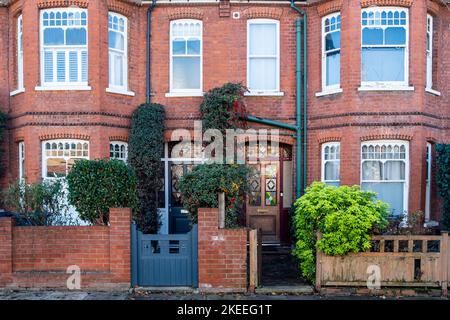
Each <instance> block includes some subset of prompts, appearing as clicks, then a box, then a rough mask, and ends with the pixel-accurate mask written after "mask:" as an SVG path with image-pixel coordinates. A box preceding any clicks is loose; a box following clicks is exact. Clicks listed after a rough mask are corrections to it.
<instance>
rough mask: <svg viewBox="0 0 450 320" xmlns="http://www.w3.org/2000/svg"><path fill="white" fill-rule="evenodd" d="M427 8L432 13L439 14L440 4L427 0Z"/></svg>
mask: <svg viewBox="0 0 450 320" xmlns="http://www.w3.org/2000/svg"><path fill="white" fill-rule="evenodd" d="M427 9H428V11H429V12H431V13H432V14H433V15H438V14H439V10H440V6H439V4H438V3H436V2H435V1H431V0H428V1H427Z"/></svg>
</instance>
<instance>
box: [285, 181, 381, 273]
mask: <svg viewBox="0 0 450 320" xmlns="http://www.w3.org/2000/svg"><path fill="white" fill-rule="evenodd" d="M375 199H376V193H374V192H368V191H361V190H360V187H359V186H351V187H350V186H341V187H333V186H327V185H326V184H325V183H321V182H314V183H313V184H312V185H311V186H310V187H308V188H307V189H306V193H305V194H304V195H303V196H302V197H301V198H299V199H297V201H296V202H295V216H294V228H295V236H296V239H297V243H296V245H295V249H294V252H293V254H294V255H295V256H296V257H297V258H298V259H299V262H300V270H301V273H302V275H303V276H304V277H305V278H307V279H309V280H310V281H314V275H315V259H316V248H319V249H320V250H322V251H323V252H324V253H325V254H327V255H331V256H334V255H346V254H347V253H349V252H360V251H366V250H368V249H370V246H371V242H370V234H371V231H372V230H374V229H375V228H377V229H383V228H385V226H386V225H387V216H388V210H387V208H388V205H387V204H385V203H383V202H381V201H379V200H375ZM318 232H321V233H322V239H321V240H319V241H317V238H316V236H317V233H318Z"/></svg>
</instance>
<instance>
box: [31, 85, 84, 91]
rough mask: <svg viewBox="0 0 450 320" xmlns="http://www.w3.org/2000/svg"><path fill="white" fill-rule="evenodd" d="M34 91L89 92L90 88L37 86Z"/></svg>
mask: <svg viewBox="0 0 450 320" xmlns="http://www.w3.org/2000/svg"><path fill="white" fill-rule="evenodd" d="M34 90H36V91H90V90H92V88H91V86H37V87H35V88H34Z"/></svg>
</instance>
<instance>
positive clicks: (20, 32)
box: [17, 15, 23, 90]
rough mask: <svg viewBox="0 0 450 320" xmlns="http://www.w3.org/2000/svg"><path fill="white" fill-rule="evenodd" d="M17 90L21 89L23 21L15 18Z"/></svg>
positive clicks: (20, 18) (20, 17)
mask: <svg viewBox="0 0 450 320" xmlns="http://www.w3.org/2000/svg"><path fill="white" fill-rule="evenodd" d="M17 89H18V90H20V89H23V20H22V15H20V16H19V17H18V18H17Z"/></svg>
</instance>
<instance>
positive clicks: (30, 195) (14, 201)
mask: <svg viewBox="0 0 450 320" xmlns="http://www.w3.org/2000/svg"><path fill="white" fill-rule="evenodd" d="M3 198H4V204H5V205H6V206H7V207H8V208H10V209H11V210H14V211H15V212H16V213H17V216H16V223H17V224H19V225H33V226H50V225H70V224H74V223H75V222H74V221H73V219H72V218H71V216H70V214H69V212H68V206H67V203H66V201H65V199H66V198H65V191H64V187H63V185H62V183H61V181H59V180H57V181H45V182H40V183H34V184H27V183H25V182H24V181H17V182H15V183H13V184H11V185H9V187H8V188H7V189H6V190H4V191H3Z"/></svg>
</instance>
